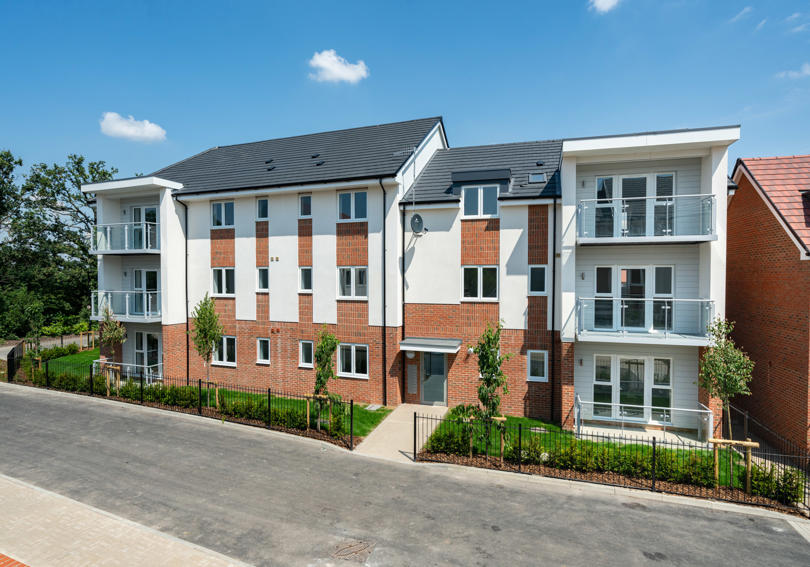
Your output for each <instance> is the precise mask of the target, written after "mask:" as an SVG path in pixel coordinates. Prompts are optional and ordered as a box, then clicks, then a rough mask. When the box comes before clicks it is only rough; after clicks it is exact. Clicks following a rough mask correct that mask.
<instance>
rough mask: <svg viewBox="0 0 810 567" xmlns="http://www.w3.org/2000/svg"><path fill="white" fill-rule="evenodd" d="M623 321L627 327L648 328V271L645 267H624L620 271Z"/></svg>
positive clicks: (623, 324)
mask: <svg viewBox="0 0 810 567" xmlns="http://www.w3.org/2000/svg"><path fill="white" fill-rule="evenodd" d="M620 278H621V279H620V281H619V284H620V286H621V294H622V303H621V311H622V312H621V321H622V327H624V328H626V329H646V328H647V322H646V320H647V317H646V312H647V308H646V302H645V301H644V298H645V297H646V287H647V286H646V283H647V271H646V270H645V269H644V268H622V269H621V272H620Z"/></svg>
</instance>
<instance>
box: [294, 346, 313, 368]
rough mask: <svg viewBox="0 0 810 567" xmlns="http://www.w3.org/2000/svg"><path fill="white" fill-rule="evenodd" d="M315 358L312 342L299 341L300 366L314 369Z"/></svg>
mask: <svg viewBox="0 0 810 567" xmlns="http://www.w3.org/2000/svg"><path fill="white" fill-rule="evenodd" d="M313 358H314V356H313V343H312V341H298V366H300V367H302V368H312V366H313V365H312V361H313Z"/></svg>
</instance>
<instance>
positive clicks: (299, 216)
mask: <svg viewBox="0 0 810 567" xmlns="http://www.w3.org/2000/svg"><path fill="white" fill-rule="evenodd" d="M298 220H312V215H308V216H305V217H303V216H301V215H298Z"/></svg>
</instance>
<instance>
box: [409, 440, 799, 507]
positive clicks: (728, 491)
mask: <svg viewBox="0 0 810 567" xmlns="http://www.w3.org/2000/svg"><path fill="white" fill-rule="evenodd" d="M418 460H420V461H432V462H438V463H448V464H452V465H462V466H467V467H477V468H482V469H494V470H501V471H509V472H522V473H526V474H535V475H539V476H547V477H551V478H560V479H565V480H577V481H582V482H592V483H595V484H607V485H613V486H621V487H625V488H637V489H641V490H652V481H651V480H650V479H646V478H633V477H629V476H625V475H622V474H618V473H613V472H580V471H574V470H565V469H556V468H553V467H547V466H544V465H530V464H524V465H523V466H521V467H520V470H518V466H517V463H512V462H509V461H504V462H503V463H501V460H500V458H498V457H489V458H487V457H486V456H484V455H474V456H473V457H468V456H465V455H452V454H447V453H429V452H427V451H420V452H419V459H418ZM655 490H656V492H666V493H669V494H679V495H682V496H691V497H695V498H707V499H710V500H724V501H728V502H738V503H742V504H748V505H752V506H758V507H761V508H777V509H778V510H780V511H782V512H787V513H790V514H795V515H797V516H802V517H804V514H802V512H801V511H800V510H799V509H798V508H796V507H794V506H786V505H785V504H782V503H781V502H777V501H776V500H771V499H770V498H765V497H763V496H756V495H753V494H752V495H750V496H749V495H748V494H746V493H745V491H744V490H740V489H739V488H729V487H727V486H721V487H717V488H708V487H703V486H695V485H691V484H678V483H675V482H666V481H662V480H656V481H655Z"/></svg>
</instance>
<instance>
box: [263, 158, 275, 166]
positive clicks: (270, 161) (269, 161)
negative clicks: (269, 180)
mask: <svg viewBox="0 0 810 567" xmlns="http://www.w3.org/2000/svg"><path fill="white" fill-rule="evenodd" d="M268 163H273V160H272V159H266V160H264V164H265V165H267V164H268Z"/></svg>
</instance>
